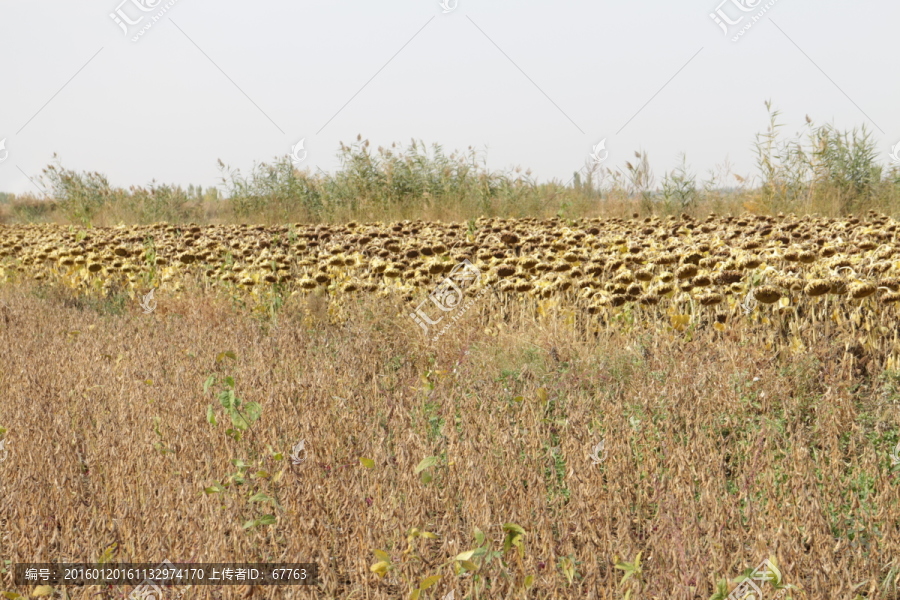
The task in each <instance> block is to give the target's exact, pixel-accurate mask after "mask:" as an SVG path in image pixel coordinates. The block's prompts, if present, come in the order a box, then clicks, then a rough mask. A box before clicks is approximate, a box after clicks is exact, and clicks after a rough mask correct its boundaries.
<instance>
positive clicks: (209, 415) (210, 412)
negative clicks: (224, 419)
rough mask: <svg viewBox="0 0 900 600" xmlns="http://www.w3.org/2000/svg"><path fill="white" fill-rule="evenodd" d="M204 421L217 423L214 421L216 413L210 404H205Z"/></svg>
mask: <svg viewBox="0 0 900 600" xmlns="http://www.w3.org/2000/svg"><path fill="white" fill-rule="evenodd" d="M206 422H207V423H209V424H210V425H213V426H216V425H218V424H219V423H218V422H217V421H216V413H215V412H213V407H212V404H207V405H206Z"/></svg>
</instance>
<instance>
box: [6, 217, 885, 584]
mask: <svg viewBox="0 0 900 600" xmlns="http://www.w3.org/2000/svg"><path fill="white" fill-rule="evenodd" d="M465 260H468V261H470V263H471V265H472V266H473V267H474V268H475V269H477V277H476V278H475V279H474V281H472V284H471V286H458V287H457V288H456V294H457V295H456V296H453V294H450V295H449V296H442V297H441V298H440V299H438V300H437V301H436V300H435V299H434V296H430V295H431V294H433V292H435V290H437V289H444V290H445V291H446V286H445V285H444V283H445V281H446V278H447V277H448V275H450V274H451V273H454V268H455V267H457V265H459V264H460V263H461V262H462V261H465ZM0 280H2V282H3V285H2V286H0V300H2V303H0V381H2V384H3V387H2V389H3V394H2V400H0V427H2V429H0V432H2V440H3V442H4V443H5V444H6V448H5V452H6V454H5V455H0V456H5V459H4V460H3V461H2V462H0V486H2V487H0V560H2V561H8V562H4V563H0V591H8V592H9V594H23V595H28V594H31V593H32V592H33V590H32V589H30V588H29V589H24V588H15V586H13V585H11V583H10V580H9V579H8V577H9V571H10V569H9V565H10V564H11V563H18V562H40V561H54V560H56V561H68V562H97V561H100V560H104V561H107V562H154V563H156V562H159V561H162V560H164V559H168V560H170V561H173V562H229V561H243V562H316V563H318V565H319V569H320V577H321V583H320V584H319V585H318V586H316V587H314V588H304V587H296V588H291V589H289V590H285V589H284V588H279V589H275V588H263V587H257V588H238V587H233V588H214V587H205V586H203V587H201V586H195V587H193V588H191V589H189V590H187V591H186V592H184V594H183V596H182V597H184V598H188V599H189V598H220V597H221V598H237V597H254V598H282V597H285V598H294V597H296V598H347V599H363V598H365V599H376V598H378V599H380V598H385V599H387V598H422V599H425V598H434V599H440V598H445V597H447V595H448V594H450V592H453V594H454V598H455V599H456V600H459V599H462V598H465V599H467V600H469V599H471V600H475V599H484V600H488V599H501V598H503V599H506V598H509V599H512V598H542V599H543V598H547V599H557V598H560V599H561V598H593V599H598V600H599V599H607V598H609V599H613V598H614V599H620V598H627V599H629V600H632V599H639V598H643V599H653V598H672V597H676V598H691V599H693V598H702V599H704V600H706V599H709V598H714V599H719V600H723V599H724V598H725V597H726V596H727V595H728V593H729V591H730V590H731V589H733V588H734V587H735V586H736V583H737V582H736V581H735V580H736V578H738V577H739V576H741V575H742V574H745V573H746V570H747V569H748V568H750V569H752V568H754V567H756V566H757V565H758V564H760V562H761V561H762V560H763V559H766V558H770V557H772V558H774V559H775V561H776V563H777V565H778V567H779V569H780V571H781V575H782V577H781V579H780V580H779V581H778V582H774V583H773V582H769V583H766V584H764V585H765V586H767V588H766V592H767V594H771V595H774V594H775V591H774V587H777V586H776V584H777V585H781V586H792V587H789V588H786V589H787V594H786V596H782V597H790V598H851V599H859V598H869V599H871V598H884V599H891V598H897V597H898V591H897V586H898V577H900V552H898V550H900V543H898V542H897V536H896V527H897V525H898V523H900V497H898V489H900V488H898V473H900V465H898V464H894V462H895V461H894V460H893V458H892V453H895V452H896V450H895V448H896V447H897V445H898V442H900V427H898V416H900V415H898V410H900V364H898V359H900V341H898V337H897V336H898V311H900V305H898V300H900V293H898V292H900V229H898V224H897V222H896V221H895V220H894V219H893V218H891V217H888V216H884V215H880V214H877V213H875V212H868V213H864V214H860V215H858V216H856V217H842V218H824V217H813V216H800V217H798V216H795V215H792V214H790V215H783V214H777V215H772V216H766V215H753V214H746V215H743V216H725V217H720V216H715V215H711V216H709V217H705V218H695V217H691V216H688V215H682V216H680V217H674V216H673V217H669V218H658V217H645V218H640V217H632V218H630V219H628V218H604V219H601V218H593V219H588V218H585V219H563V218H555V219H536V218H523V219H500V218H490V219H488V218H480V219H473V220H471V221H469V222H461V223H442V222H438V221H421V220H419V221H398V222H393V223H361V222H348V223H346V224H339V225H338V224H333V225H324V224H319V225H311V224H300V223H297V224H294V225H283V226H281V225H279V226H275V225H270V226H251V225H208V226H199V225H190V224H187V225H168V224H165V223H162V224H154V225H145V226H122V227H117V228H100V227H86V226H76V225H67V226H64V225H49V224H41V225H6V226H0ZM151 290H152V291H153V296H152V298H149V297H148V296H147V295H148V293H149V292H150V291H151ZM439 303H444V304H443V308H445V309H450V310H443V309H442V308H441V307H440V306H438V304H439ZM464 303H465V304H467V306H468V308H466V309H465V313H464V314H461V313H462V309H461V308H460V306H461V305H462V304H464ZM419 307H422V311H423V312H425V313H426V314H427V315H428V317H429V319H433V320H434V321H435V322H436V323H437V324H436V325H435V327H434V328H429V330H428V333H427V334H426V333H424V332H423V328H422V327H420V325H418V324H417V322H416V321H415V320H414V319H413V318H410V314H411V313H413V314H414V313H415V312H416V310H417V308H419ZM442 313H445V314H444V318H443V319H438V317H439V315H440V314H442ZM453 315H459V318H458V319H456V320H454V321H453V323H452V326H451V327H449V328H447V330H446V332H445V333H442V334H441V335H440V337H439V338H438V339H437V340H435V339H434V336H433V335H432V334H433V333H436V331H435V329H436V328H437V327H438V326H441V327H442V326H443V325H444V324H446V323H447V322H448V321H449V319H448V317H451V316H453ZM301 441H303V442H304V444H303V449H302V453H301V455H302V461H301V460H298V461H296V462H297V463H298V464H295V462H294V461H292V460H291V454H292V453H293V454H295V456H297V455H298V454H297V452H296V450H295V448H296V446H297V444H298V442H301ZM897 462H900V460H898V461H897ZM4 565H6V570H7V573H5V574H4V573H3V572H2V570H3V569H4ZM44 591H48V590H44ZM53 593H56V594H57V595H58V597H64V595H68V596H69V597H72V598H90V597H99V598H122V597H125V595H126V594H127V593H128V590H126V589H122V588H114V589H108V588H100V587H97V586H94V587H90V588H84V589H74V588H69V589H64V590H54V591H53ZM8 597H15V596H14V595H10V596H8ZM766 597H769V596H766Z"/></svg>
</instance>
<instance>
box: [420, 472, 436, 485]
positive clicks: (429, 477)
mask: <svg viewBox="0 0 900 600" xmlns="http://www.w3.org/2000/svg"><path fill="white" fill-rule="evenodd" d="M419 478H420V479H421V480H422V483H424V484H429V483H431V482H432V480H434V477H432V475H431V473H422V475H420V476H419Z"/></svg>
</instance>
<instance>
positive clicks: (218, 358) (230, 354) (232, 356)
mask: <svg viewBox="0 0 900 600" xmlns="http://www.w3.org/2000/svg"><path fill="white" fill-rule="evenodd" d="M226 358H230V359H231V360H236V359H237V356H236V355H235V353H234V352H232V351H231V350H229V351H228V352H219V353H218V354H217V355H216V362H222V361H223V360H225V359H226Z"/></svg>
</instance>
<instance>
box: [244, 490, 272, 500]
mask: <svg viewBox="0 0 900 600" xmlns="http://www.w3.org/2000/svg"><path fill="white" fill-rule="evenodd" d="M274 501H275V498H273V497H272V496H269V495H268V494H266V493H264V492H257V493H255V494H253V496H251V497H250V499H249V500H247V502H274Z"/></svg>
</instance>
